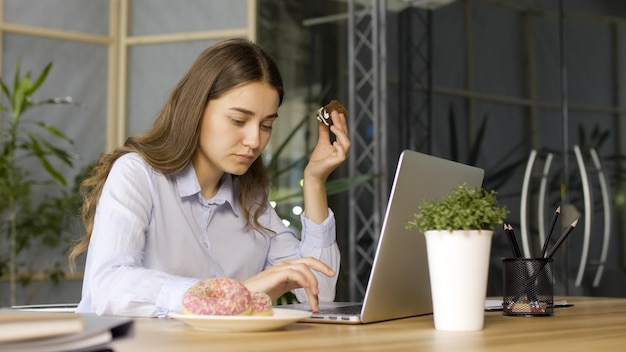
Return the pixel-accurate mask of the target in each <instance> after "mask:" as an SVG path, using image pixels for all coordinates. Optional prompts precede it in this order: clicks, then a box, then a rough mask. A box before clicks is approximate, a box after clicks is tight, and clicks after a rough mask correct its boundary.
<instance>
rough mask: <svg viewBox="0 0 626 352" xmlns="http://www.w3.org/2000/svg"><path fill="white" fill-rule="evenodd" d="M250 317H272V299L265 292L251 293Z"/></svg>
mask: <svg viewBox="0 0 626 352" xmlns="http://www.w3.org/2000/svg"><path fill="white" fill-rule="evenodd" d="M250 294H251V295H252V315H272V314H273V313H274V312H273V310H272V299H271V298H270V296H268V295H267V293H265V292H251V293H250Z"/></svg>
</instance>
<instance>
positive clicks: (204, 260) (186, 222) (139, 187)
mask: <svg viewBox="0 0 626 352" xmlns="http://www.w3.org/2000/svg"><path fill="white" fill-rule="evenodd" d="M236 188H237V182H236V181H235V180H234V179H233V177H232V176H231V175H230V174H225V175H224V177H223V178H222V182H221V185H220V188H219V191H218V192H217V194H216V195H215V196H214V197H213V198H211V199H204V197H202V195H201V193H200V185H199V183H198V180H197V178H196V174H195V171H194V169H193V165H192V164H191V163H190V164H189V165H188V166H187V167H186V168H185V169H184V170H183V171H181V172H180V173H179V174H177V175H175V176H165V175H163V174H162V173H161V172H159V171H157V170H155V169H153V168H152V167H151V166H150V165H148V164H147V163H146V162H145V161H144V160H143V159H142V158H141V157H140V156H139V155H138V154H136V153H129V154H126V155H124V156H122V157H121V158H119V159H118V160H117V161H116V162H115V164H114V165H113V168H112V169H111V172H110V174H109V176H108V178H107V180H106V183H105V185H104V188H103V190H102V195H101V197H100V201H99V203H98V207H97V210H96V216H95V222H94V229H93V233H92V236H91V241H90V243H89V248H88V251H87V262H86V267H85V277H84V280H83V291H82V299H81V302H80V304H79V306H78V309H77V312H81V313H86V312H95V313H97V314H107V315H130V316H146V317H154V316H165V315H166V314H167V313H168V312H170V311H172V312H180V310H181V303H182V297H183V294H184V292H185V291H186V290H187V289H188V288H189V287H191V286H192V285H194V284H195V283H197V282H198V281H200V280H203V279H206V278H211V277H220V276H227V277H231V278H234V279H238V280H245V279H248V278H249V277H251V276H253V275H255V274H257V273H259V272H260V271H262V270H264V269H266V268H268V267H269V266H272V265H274V264H276V263H278V262H280V261H283V260H286V259H294V258H301V257H309V256H310V257H315V258H317V259H319V260H321V261H323V262H325V263H326V264H328V265H329V266H330V267H331V268H332V269H333V270H334V271H335V272H336V273H338V272H339V262H340V255H339V249H338V247H337V243H336V236H335V218H334V215H333V213H332V211H330V210H329V217H328V218H327V219H326V220H324V222H323V223H321V224H316V223H314V222H312V221H310V220H309V219H307V218H306V217H305V216H304V215H303V216H301V221H302V234H301V239H300V240H298V238H297V237H296V234H295V233H294V231H293V230H292V229H291V228H288V227H286V226H285V225H284V224H283V223H282V221H281V219H280V218H279V217H278V215H277V214H276V212H275V211H274V209H273V208H272V207H270V206H269V205H268V208H267V210H266V211H265V212H264V213H263V215H262V216H261V217H260V218H259V221H260V223H261V224H262V225H264V226H265V227H267V228H269V229H272V230H273V231H274V232H275V233H273V234H272V233H269V234H268V233H259V232H255V231H253V230H251V229H249V228H247V227H245V226H244V225H245V221H244V219H243V218H242V217H241V209H240V207H239V202H238V200H237V199H236V197H235V196H234V194H236ZM315 274H316V276H317V279H318V282H319V289H320V295H319V299H320V301H332V300H334V297H335V286H336V282H337V277H336V275H335V277H332V278H327V277H325V276H324V275H321V274H319V273H317V272H315ZM295 293H296V296H297V298H298V299H299V300H300V301H305V300H306V294H305V293H304V290H303V289H298V290H295Z"/></svg>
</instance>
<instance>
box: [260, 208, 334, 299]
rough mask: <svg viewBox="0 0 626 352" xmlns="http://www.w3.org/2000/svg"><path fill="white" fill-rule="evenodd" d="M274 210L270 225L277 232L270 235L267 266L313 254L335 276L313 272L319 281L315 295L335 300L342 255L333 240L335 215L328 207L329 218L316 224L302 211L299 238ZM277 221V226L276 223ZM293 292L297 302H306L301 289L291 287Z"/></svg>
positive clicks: (304, 294)
mask: <svg viewBox="0 0 626 352" xmlns="http://www.w3.org/2000/svg"><path fill="white" fill-rule="evenodd" d="M273 213H274V214H273V220H272V223H274V224H275V226H273V227H270V228H272V229H273V230H275V231H276V235H275V236H274V237H273V238H272V244H271V246H270V255H269V257H268V266H271V265H274V264H277V263H278V262H281V261H283V260H287V259H294V258H305V257H313V258H316V259H318V260H320V261H322V262H324V263H326V265H328V266H329V267H330V268H331V269H333V271H334V272H335V275H334V276H333V277H327V276H325V275H323V274H321V273H319V272H316V271H314V272H313V273H314V274H315V277H316V278H317V282H318V287H319V295H318V297H319V300H320V302H332V301H334V300H335V292H336V291H335V290H336V286H337V276H338V274H339V266H340V262H341V255H340V252H339V247H338V245H337V241H336V230H335V228H336V227H335V215H334V213H333V212H332V210H331V209H329V210H328V217H327V218H326V219H325V220H324V221H323V222H322V223H321V224H316V223H315V222H313V221H311V220H310V219H308V218H306V216H305V215H304V214H303V215H301V216H300V220H301V222H302V232H301V236H300V239H299V240H298V238H297V237H296V235H295V233H294V231H293V230H292V229H290V228H288V227H286V226H284V225H282V221H280V219H279V217H278V215H277V214H275V212H273ZM277 223H279V224H280V226H278V225H276V224H277ZM294 293H295V295H296V298H297V299H298V300H299V301H300V302H305V301H307V297H306V293H305V291H304V289H297V290H294Z"/></svg>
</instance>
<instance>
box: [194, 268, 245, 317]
mask: <svg viewBox="0 0 626 352" xmlns="http://www.w3.org/2000/svg"><path fill="white" fill-rule="evenodd" d="M182 311H183V314H196V315H250V314H251V312H252V295H251V294H250V292H249V291H248V289H247V288H246V286H244V285H243V284H242V283H241V282H239V281H237V280H233V279H230V278H226V277H220V278H213V279H207V280H204V281H200V282H198V283H197V284H195V285H193V286H192V287H191V288H189V289H188V290H187V292H185V295H184V296H183V309H182Z"/></svg>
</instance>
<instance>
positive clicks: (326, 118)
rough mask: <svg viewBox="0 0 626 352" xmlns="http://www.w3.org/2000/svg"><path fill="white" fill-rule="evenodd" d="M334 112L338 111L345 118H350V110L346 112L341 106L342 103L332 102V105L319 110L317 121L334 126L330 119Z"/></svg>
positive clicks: (329, 104)
mask: <svg viewBox="0 0 626 352" xmlns="http://www.w3.org/2000/svg"><path fill="white" fill-rule="evenodd" d="M333 111H337V112H338V113H341V114H343V115H344V116H345V117H347V116H348V110H346V108H345V107H344V106H343V105H341V103H340V102H338V101H337V100H331V101H330V103H328V104H326V105H325V106H322V107H321V108H319V110H317V115H316V117H317V120H318V121H319V122H322V123H323V124H325V125H326V126H330V125H332V124H333V120H331V118H330V113H331V112H333Z"/></svg>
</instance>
